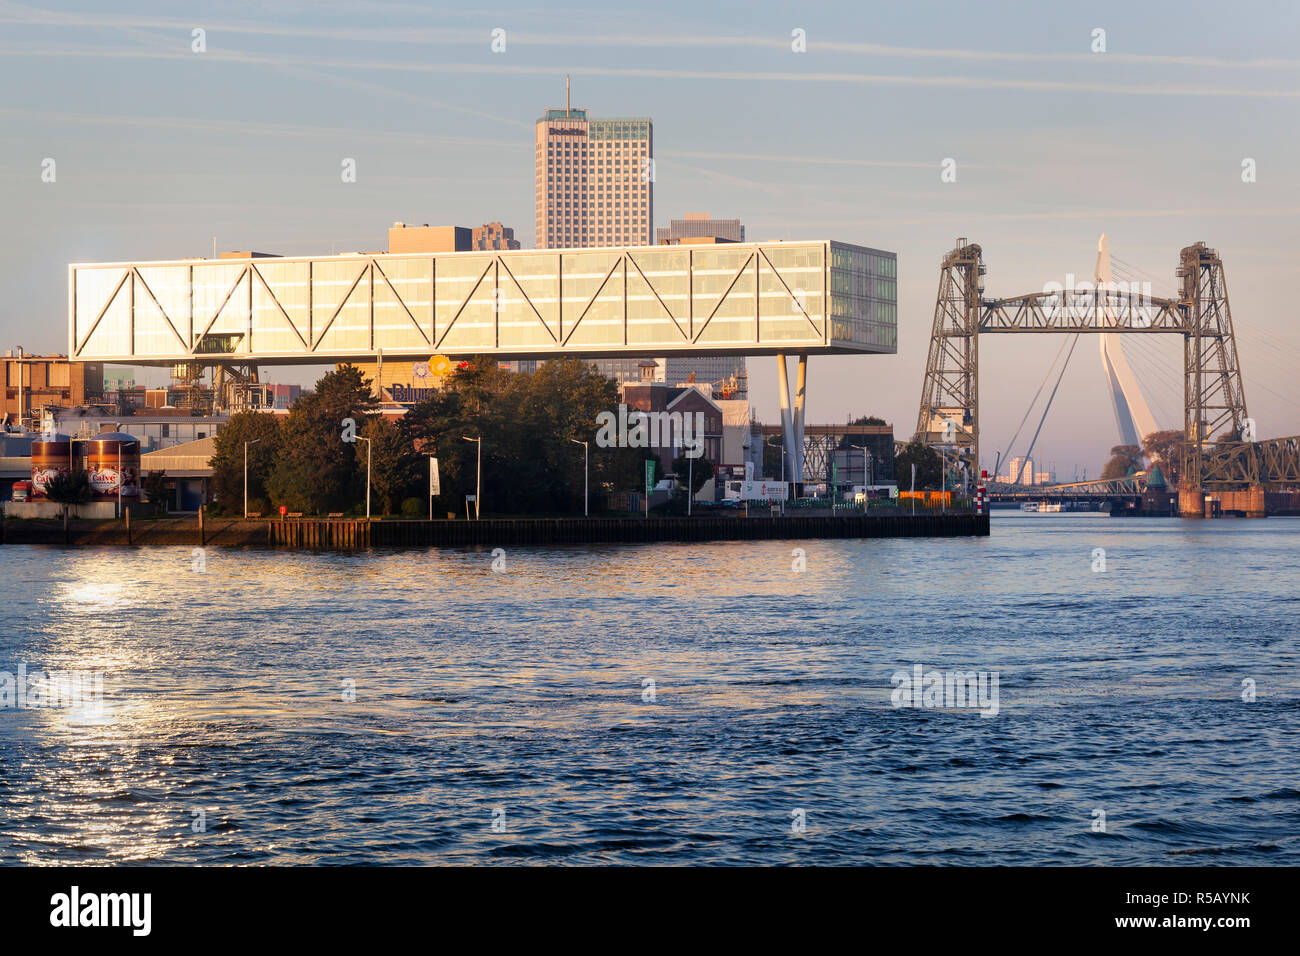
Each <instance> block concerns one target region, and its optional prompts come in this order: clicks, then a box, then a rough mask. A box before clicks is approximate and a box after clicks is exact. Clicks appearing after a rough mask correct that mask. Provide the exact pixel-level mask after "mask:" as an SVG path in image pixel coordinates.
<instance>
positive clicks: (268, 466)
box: [211, 412, 298, 514]
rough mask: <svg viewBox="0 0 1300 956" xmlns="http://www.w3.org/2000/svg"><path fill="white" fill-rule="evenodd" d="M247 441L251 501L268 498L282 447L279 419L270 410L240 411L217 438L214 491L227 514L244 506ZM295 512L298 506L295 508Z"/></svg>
mask: <svg viewBox="0 0 1300 956" xmlns="http://www.w3.org/2000/svg"><path fill="white" fill-rule="evenodd" d="M244 442H255V443H256V444H250V445H249V446H248V500H249V501H254V500H257V499H262V498H265V497H266V489H267V485H268V483H269V481H270V479H271V475H272V472H273V471H274V469H275V461H276V454H277V452H278V451H279V450H280V419H279V417H278V416H276V415H272V414H270V413H269V412H237V413H236V414H234V415H232V416H230V421H228V422H227V423H226V424H225V426H224V427H223V428H222V429H221V431H219V432H217V437H216V438H215V440H214V444H215V448H216V450H215V451H214V452H213V455H212V461H211V467H212V491H213V494H214V496H215V497H216V502H217V506H218V507H219V508H220V509H221V510H222V511H225V512H226V513H228V514H238V513H239V511H240V510H241V509H242V508H243V507H244ZM294 510H295V511H296V510H298V509H296V508H295V509H294Z"/></svg>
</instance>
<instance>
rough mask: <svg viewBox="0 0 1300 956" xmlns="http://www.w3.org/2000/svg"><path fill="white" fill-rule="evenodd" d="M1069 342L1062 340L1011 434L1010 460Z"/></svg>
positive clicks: (997, 462)
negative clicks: (1022, 431) (1023, 415)
mask: <svg viewBox="0 0 1300 956" xmlns="http://www.w3.org/2000/svg"><path fill="white" fill-rule="evenodd" d="M1075 338H1078V333H1076V334H1075ZM1068 344H1069V343H1068V342H1062V343H1061V347H1060V348H1059V349H1057V350H1056V358H1054V359H1052V364H1051V365H1049V366H1047V374H1046V375H1044V376H1043V380H1042V381H1041V382H1039V384H1038V391H1036V392H1034V397H1033V398H1031V399H1030V400H1029V407H1028V408H1026V409H1025V417H1024V418H1022V419H1020V424H1019V425H1018V426H1016V433H1015V434H1014V435H1012V436H1011V441H1009V442H1007V448H1006V455H1007V460H1008V461H1010V460H1011V452H1012V451H1013V450H1014V449H1015V447H1016V439H1017V438H1019V437H1020V431H1021V429H1023V428H1024V427H1025V422H1027V421H1028V420H1029V414H1030V412H1032V411H1033V410H1034V405H1035V403H1037V401H1038V396H1039V395H1041V394H1043V386H1045V385H1046V384H1047V380H1048V379H1049V378H1051V377H1052V369H1054V368H1056V363H1057V362H1058V361H1059V360H1060V358H1061V353H1062V352H1064V351H1065V347H1066V346H1067V345H1068ZM1002 456H1003V453H1002V452H998V454H997V458H996V459H995V460H994V462H993V477H994V478H995V479H996V478H997V476H998V470H999V468H1000V466H1001V464H1002ZM1026 457H1028V456H1026Z"/></svg>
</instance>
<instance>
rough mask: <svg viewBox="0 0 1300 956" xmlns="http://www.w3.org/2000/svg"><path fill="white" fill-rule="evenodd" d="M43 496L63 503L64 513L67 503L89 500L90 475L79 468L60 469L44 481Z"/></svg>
mask: <svg viewBox="0 0 1300 956" xmlns="http://www.w3.org/2000/svg"><path fill="white" fill-rule="evenodd" d="M45 497H46V498H49V499H50V501H54V502H57V503H58V504H61V505H63V511H64V513H65V514H66V513H67V510H68V506H69V505H80V504H85V503H86V502H87V501H89V500H90V476H89V475H87V474H86V473H85V471H83V470H82V469H80V468H77V469H74V470H71V471H63V470H60V471H59V473H58V474H56V475H55V476H54V477H53V478H50V479H48V480H46V482H45Z"/></svg>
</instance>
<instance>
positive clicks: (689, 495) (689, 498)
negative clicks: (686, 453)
mask: <svg viewBox="0 0 1300 956" xmlns="http://www.w3.org/2000/svg"><path fill="white" fill-rule="evenodd" d="M694 502H695V459H694V458H690V457H687V459H686V517H688V518H689V517H690V516H691V505H692V504H694Z"/></svg>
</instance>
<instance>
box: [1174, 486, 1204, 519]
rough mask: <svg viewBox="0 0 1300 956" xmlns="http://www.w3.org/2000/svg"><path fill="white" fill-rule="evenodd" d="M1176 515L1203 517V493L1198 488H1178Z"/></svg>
mask: <svg viewBox="0 0 1300 956" xmlns="http://www.w3.org/2000/svg"><path fill="white" fill-rule="evenodd" d="M1178 517H1180V518H1204V517H1205V494H1204V493H1203V492H1202V491H1201V489H1200V488H1180V489H1179V491H1178Z"/></svg>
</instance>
